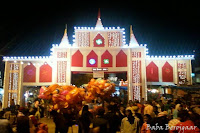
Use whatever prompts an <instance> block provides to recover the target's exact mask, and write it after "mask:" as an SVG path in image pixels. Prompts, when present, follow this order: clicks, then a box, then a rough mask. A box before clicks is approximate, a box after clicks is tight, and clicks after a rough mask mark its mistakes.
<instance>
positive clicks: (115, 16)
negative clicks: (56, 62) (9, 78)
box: [0, 0, 200, 60]
mask: <svg viewBox="0 0 200 133" xmlns="http://www.w3.org/2000/svg"><path fill="white" fill-rule="evenodd" d="M130 5H131V6H130ZM91 7H92V8H91ZM100 9H101V19H102V23H103V25H104V26H105V27H113V26H116V27H117V26H120V27H123V28H125V31H126V39H127V43H128V41H129V27H130V25H133V32H134V34H135V36H136V39H137V41H138V42H139V43H140V44H147V45H148V48H149V54H150V55H186V54H195V55H196V57H198V58H197V60H198V59H199V55H200V52H199V49H200V32H199V31H200V8H199V7H198V4H197V3H192V2H191V1H187V2H174V1H170V0H169V1H166V2H160V3H156V4H154V3H151V2H149V1H143V2H141V3H126V5H125V6H121V7H100ZM0 11H1V12H0V13H1V14H0V18H1V19H0V55H6V56H14V55H16V56H21V55H22V56H25V55H26V56H28V55H35V56H36V55H37V56H39V55H47V56H48V55H49V53H50V51H49V49H50V48H51V46H52V44H56V43H60V41H61V39H62V36H63V32H64V28H65V24H67V25H68V37H69V41H70V42H71V43H72V35H73V32H74V31H73V30H74V29H73V27H74V26H84V27H95V24H96V20H97V12H98V7H94V6H90V7H89V6H88V7H85V6H82V7H77V6H73V5H57V4H56V5H51V6H47V5H37V4H36V5H33V4H29V5H26V6H23V5H14V6H12V7H10V6H9V8H4V9H1V10H0ZM194 51H195V53H194Z"/></svg>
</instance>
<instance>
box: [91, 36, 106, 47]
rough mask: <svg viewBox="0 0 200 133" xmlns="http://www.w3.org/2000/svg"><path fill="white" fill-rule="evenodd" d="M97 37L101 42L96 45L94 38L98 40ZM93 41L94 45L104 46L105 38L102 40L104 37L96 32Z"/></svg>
mask: <svg viewBox="0 0 200 133" xmlns="http://www.w3.org/2000/svg"><path fill="white" fill-rule="evenodd" d="M98 39H101V41H102V44H100V45H98V44H97V43H96V40H98ZM93 43H94V47H104V46H105V40H104V38H103V37H102V35H101V34H97V36H96V37H95V38H94V40H93Z"/></svg>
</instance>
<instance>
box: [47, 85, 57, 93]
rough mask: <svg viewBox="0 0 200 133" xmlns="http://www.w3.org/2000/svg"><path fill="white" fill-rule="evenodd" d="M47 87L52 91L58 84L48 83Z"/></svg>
mask: <svg viewBox="0 0 200 133" xmlns="http://www.w3.org/2000/svg"><path fill="white" fill-rule="evenodd" d="M48 88H49V89H50V91H51V92H53V91H54V90H55V89H56V88H59V85H58V84H53V85H50V86H49V87H48Z"/></svg>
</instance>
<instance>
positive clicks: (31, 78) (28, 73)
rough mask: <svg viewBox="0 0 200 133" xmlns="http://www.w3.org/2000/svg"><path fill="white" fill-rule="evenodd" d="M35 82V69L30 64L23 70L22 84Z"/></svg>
mask: <svg viewBox="0 0 200 133" xmlns="http://www.w3.org/2000/svg"><path fill="white" fill-rule="evenodd" d="M35 80H36V67H35V66H34V65H33V64H32V63H30V65H27V66H26V67H25V68H24V80H23V81H24V82H35Z"/></svg>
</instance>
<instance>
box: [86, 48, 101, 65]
mask: <svg viewBox="0 0 200 133" xmlns="http://www.w3.org/2000/svg"><path fill="white" fill-rule="evenodd" d="M90 59H94V60H95V64H90V63H89V60H90ZM86 64H87V67H97V65H98V56H97V54H96V53H95V52H94V51H93V50H92V51H91V52H90V53H89V54H88V55H87V63H86Z"/></svg>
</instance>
